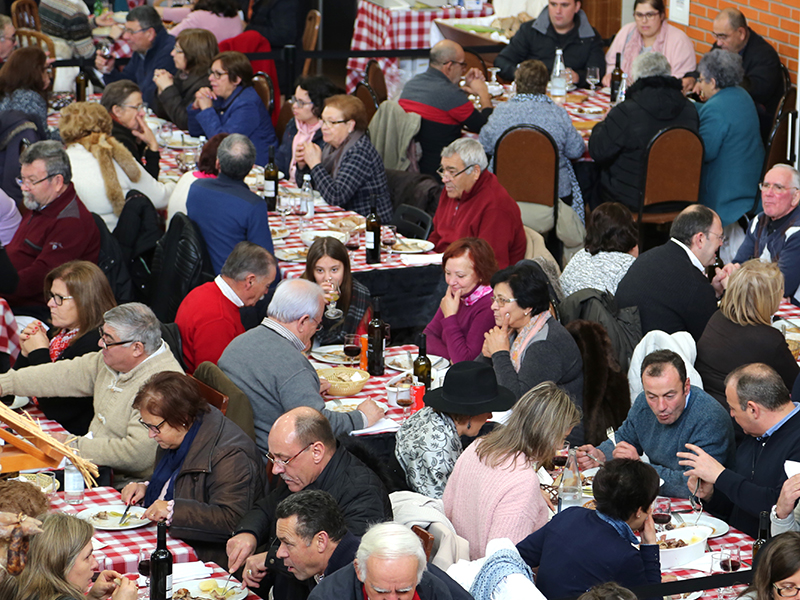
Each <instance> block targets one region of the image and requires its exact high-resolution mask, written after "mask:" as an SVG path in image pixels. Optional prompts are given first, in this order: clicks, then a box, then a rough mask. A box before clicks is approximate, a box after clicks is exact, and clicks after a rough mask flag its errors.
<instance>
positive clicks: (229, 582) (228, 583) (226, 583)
mask: <svg viewBox="0 0 800 600" xmlns="http://www.w3.org/2000/svg"><path fill="white" fill-rule="evenodd" d="M231 577H233V573H229V574H228V580H227V581H226V582H225V589H223V590H222V594H221V595H222V597H223V598H224V597H225V592H227V591H228V586H229V585H230V584H231Z"/></svg>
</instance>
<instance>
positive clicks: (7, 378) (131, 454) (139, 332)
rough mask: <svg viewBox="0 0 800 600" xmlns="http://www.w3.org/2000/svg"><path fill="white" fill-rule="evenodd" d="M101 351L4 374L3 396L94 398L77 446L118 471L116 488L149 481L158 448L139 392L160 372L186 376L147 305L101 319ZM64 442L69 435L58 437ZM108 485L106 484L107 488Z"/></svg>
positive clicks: (0, 387)
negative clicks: (144, 422) (143, 420)
mask: <svg viewBox="0 0 800 600" xmlns="http://www.w3.org/2000/svg"><path fill="white" fill-rule="evenodd" d="M103 320H104V323H103V326H102V327H101V328H100V341H99V342H98V346H100V351H98V352H92V353H90V354H85V355H83V356H80V357H78V358H73V359H72V360H60V361H57V362H54V363H49V364H46V365H38V366H31V367H26V368H24V369H20V370H19V371H9V372H8V373H6V374H5V375H0V395H5V394H17V395H20V396H47V397H52V396H61V397H65V398H68V397H85V396H93V397H94V417H93V418H92V422H91V423H90V424H89V433H88V434H87V435H85V436H81V437H78V438H77V440H76V442H75V444H76V446H77V449H78V451H79V452H80V454H81V456H82V457H83V458H86V459H89V460H91V461H92V462H94V463H96V464H97V465H100V466H103V467H110V468H111V469H113V470H114V486H115V487H116V488H118V489H121V488H122V487H123V486H124V485H125V484H127V483H128V482H130V481H132V480H133V481H141V480H144V479H148V478H149V476H150V473H152V471H153V463H154V459H155V455H156V444H155V442H154V441H153V440H151V439H149V437H148V434H147V430H146V429H145V428H144V427H142V426H141V424H140V423H139V418H140V416H141V415H140V413H139V411H138V410H136V409H134V408H133V399H134V397H135V396H136V394H137V392H138V391H139V388H140V387H141V386H142V385H143V384H144V382H145V381H147V380H148V379H149V378H150V376H151V375H154V374H156V373H160V372H162V371H175V372H178V373H183V370H182V369H181V367H180V365H179V364H178V362H177V361H176V360H175V357H174V356H173V354H172V352H171V351H170V348H169V346H168V345H167V344H166V342H164V340H162V339H161V324H160V323H159V321H158V319H157V318H156V316H155V315H154V314H153V311H152V310H150V309H149V308H148V307H147V306H145V305H144V304H139V303H138V302H132V303H130V304H122V305H121V306H117V307H115V308H112V309H111V310H109V311H107V312H106V313H105V314H104V315H103ZM55 437H57V438H59V437H60V438H61V441H64V438H65V437H66V435H65V434H61V435H58V434H57V435H56V436H55ZM106 485H108V484H106Z"/></svg>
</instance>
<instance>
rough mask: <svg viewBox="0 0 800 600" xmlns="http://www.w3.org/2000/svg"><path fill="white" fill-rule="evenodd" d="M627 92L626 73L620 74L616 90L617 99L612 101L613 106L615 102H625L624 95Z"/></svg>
mask: <svg viewBox="0 0 800 600" xmlns="http://www.w3.org/2000/svg"><path fill="white" fill-rule="evenodd" d="M627 92H628V74H627V73H623V74H622V83H620V84H619V91H618V92H617V100H616V102H614V106H616V105H617V104H622V103H623V102H625V95H626V94H627Z"/></svg>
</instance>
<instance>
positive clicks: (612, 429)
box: [606, 427, 617, 448]
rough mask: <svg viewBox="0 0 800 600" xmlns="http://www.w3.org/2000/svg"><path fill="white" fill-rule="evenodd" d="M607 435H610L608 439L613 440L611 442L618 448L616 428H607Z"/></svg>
mask: <svg viewBox="0 0 800 600" xmlns="http://www.w3.org/2000/svg"><path fill="white" fill-rule="evenodd" d="M606 437H608V439H610V440H611V443H612V444H614V447H615V448H616V446H617V437H616V436H615V435H614V428H613V427H609V428H608V429H606Z"/></svg>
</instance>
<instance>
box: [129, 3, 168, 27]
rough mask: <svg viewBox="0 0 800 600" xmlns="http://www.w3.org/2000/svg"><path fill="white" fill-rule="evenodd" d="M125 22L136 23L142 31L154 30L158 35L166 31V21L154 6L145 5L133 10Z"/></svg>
mask: <svg viewBox="0 0 800 600" xmlns="http://www.w3.org/2000/svg"><path fill="white" fill-rule="evenodd" d="M125 21H127V22H128V23H130V22H131V21H136V22H137V23H139V27H141V28H142V29H151V28H152V29H153V30H154V31H155V32H156V33H158V32H159V31H161V30H162V29H164V21H162V20H161V17H160V16H159V14H158V12H157V11H156V9H155V8H153V7H152V6H147V5H144V6H137V7H136V8H133V9H131V11H130V12H129V13H128V14H127V16H126V17H125Z"/></svg>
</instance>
